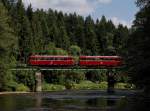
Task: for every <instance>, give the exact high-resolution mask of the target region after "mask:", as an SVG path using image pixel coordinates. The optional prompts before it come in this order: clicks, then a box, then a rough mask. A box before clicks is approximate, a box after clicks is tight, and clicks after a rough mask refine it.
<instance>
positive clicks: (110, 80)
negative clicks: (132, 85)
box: [107, 70, 116, 94]
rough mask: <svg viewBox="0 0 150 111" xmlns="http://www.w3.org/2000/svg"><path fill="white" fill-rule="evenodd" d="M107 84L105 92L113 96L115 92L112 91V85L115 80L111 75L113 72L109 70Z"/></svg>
mask: <svg viewBox="0 0 150 111" xmlns="http://www.w3.org/2000/svg"><path fill="white" fill-rule="evenodd" d="M107 82H108V89H107V92H108V93H109V94H113V93H114V92H115V91H114V85H115V83H116V80H115V75H114V74H113V72H112V71H111V70H109V71H108V74H107Z"/></svg>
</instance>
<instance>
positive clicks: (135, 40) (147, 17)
mask: <svg viewBox="0 0 150 111" xmlns="http://www.w3.org/2000/svg"><path fill="white" fill-rule="evenodd" d="M137 3H138V6H139V7H141V9H140V11H139V12H138V13H137V14H136V20H135V21H134V26H133V33H132V35H131V37H130V39H129V40H128V49H129V52H128V54H129V55H128V56H129V58H128V63H129V64H128V65H129V72H130V76H131V77H132V80H133V82H134V83H136V84H137V86H139V87H141V88H144V89H145V91H146V92H147V94H149V92H150V81H149V80H150V75H149V73H150V71H149V68H150V51H149V49H150V31H149V29H150V2H149V0H137Z"/></svg>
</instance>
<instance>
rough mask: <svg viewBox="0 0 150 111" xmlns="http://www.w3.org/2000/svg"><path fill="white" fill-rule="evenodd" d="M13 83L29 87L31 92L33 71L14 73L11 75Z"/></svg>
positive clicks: (33, 80) (33, 85)
mask: <svg viewBox="0 0 150 111" xmlns="http://www.w3.org/2000/svg"><path fill="white" fill-rule="evenodd" d="M13 74H14V76H15V79H14V80H15V81H16V82H17V83H19V84H24V85H25V86H27V87H29V88H30V90H31V91H34V89H35V76H34V74H35V72H34V71H16V72H14V73H13Z"/></svg>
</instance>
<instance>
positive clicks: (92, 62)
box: [79, 56, 122, 67]
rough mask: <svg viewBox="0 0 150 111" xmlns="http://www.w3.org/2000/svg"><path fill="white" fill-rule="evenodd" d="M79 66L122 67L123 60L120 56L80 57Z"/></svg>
mask: <svg viewBox="0 0 150 111" xmlns="http://www.w3.org/2000/svg"><path fill="white" fill-rule="evenodd" d="M79 64H80V66H86V67H88V66H89V67H91V66H94V67H96V66H100V67H102V66H107V67H116V66H121V65H122V58H121V57H120V56H80V59H79Z"/></svg>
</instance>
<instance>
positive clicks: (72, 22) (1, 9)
mask: <svg viewBox="0 0 150 111" xmlns="http://www.w3.org/2000/svg"><path fill="white" fill-rule="evenodd" d="M147 1H148V0H138V2H137V4H138V6H139V7H141V11H140V12H139V13H137V15H136V20H135V22H134V26H133V27H132V28H131V29H128V28H127V27H126V26H123V25H122V24H120V25H118V26H115V25H114V24H113V22H112V21H111V20H107V19H106V18H105V16H102V18H101V20H99V19H97V20H96V21H94V20H93V19H92V17H91V16H87V17H86V18H83V17H82V16H80V15H77V14H76V13H74V14H66V13H62V12H58V11H55V10H52V9H49V10H46V11H45V10H43V9H37V10H33V8H32V6H31V5H29V6H28V7H27V8H25V6H24V4H23V3H22V0H0V58H1V59H0V71H1V72H0V90H15V88H14V87H16V84H21V83H23V84H24V85H26V86H28V87H29V88H30V89H34V85H35V78H34V73H33V72H25V71H24V72H22V71H18V72H17V73H16V72H11V71H10V70H8V69H10V68H11V67H15V66H16V64H18V63H27V60H28V56H29V55H30V54H54V55H56V54H57V55H73V56H78V55H122V56H123V57H125V58H127V57H129V58H128V60H127V62H128V63H129V64H128V66H129V67H128V69H130V70H128V69H125V71H121V72H122V73H127V74H128V73H129V74H130V75H131V77H132V78H131V80H133V81H132V82H135V83H136V84H138V86H140V85H139V84H141V83H142V84H148V80H149V78H147V79H148V80H147V81H145V77H149V76H147V74H145V73H146V72H142V71H147V70H145V68H146V69H147V68H148V65H147V64H149V63H148V62H149V61H148V60H149V56H148V54H149V53H148V52H144V51H145V50H148V49H147V48H148V47H149V44H148V42H149V41H148V40H149V35H148V34H149V31H148V29H149V20H150V19H149V15H150V14H149V5H148V4H149V2H147ZM146 20H147V21H146ZM142 37H143V38H144V39H143V38H142ZM146 44H147V46H146ZM145 48H146V49H145ZM138 54H139V55H138ZM137 55H138V56H137ZM145 58H147V59H145ZM142 61H145V62H142ZM139 63H141V64H140V65H139ZM142 63H143V64H142ZM137 69H138V70H137ZM31 73H32V74H31ZM44 73H47V74H46V76H47V77H46V78H45V81H46V82H50V83H54V82H55V83H64V81H66V80H68V81H70V80H71V81H75V82H77V81H80V80H85V79H88V80H91V81H105V80H106V76H105V74H104V72H86V73H85V72H68V74H66V72H61V73H60V72H55V74H54V72H53V73H52V72H44ZM49 73H50V74H49ZM143 73H144V74H145V75H144V74H143ZM75 75H77V76H75ZM143 75H144V76H143ZM47 78H49V79H47ZM98 78H99V79H98ZM119 78H120V79H119V80H118V81H121V80H123V82H125V81H126V80H127V78H126V79H122V78H124V77H120V76H119ZM141 78H143V79H141Z"/></svg>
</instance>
